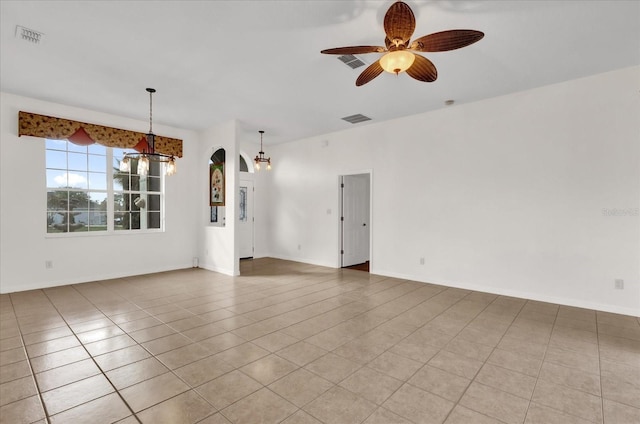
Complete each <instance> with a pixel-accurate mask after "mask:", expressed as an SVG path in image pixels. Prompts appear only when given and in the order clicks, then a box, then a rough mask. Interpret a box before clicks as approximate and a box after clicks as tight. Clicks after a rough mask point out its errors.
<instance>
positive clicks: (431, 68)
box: [407, 54, 438, 82]
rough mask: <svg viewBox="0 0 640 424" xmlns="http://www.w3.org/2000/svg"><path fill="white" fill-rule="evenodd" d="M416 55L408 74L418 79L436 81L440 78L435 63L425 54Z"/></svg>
mask: <svg viewBox="0 0 640 424" xmlns="http://www.w3.org/2000/svg"><path fill="white" fill-rule="evenodd" d="M415 56H416V58H415V60H414V61H413V65H411V66H410V67H409V69H407V74H409V76H410V77H411V78H414V79H417V80H418V81H424V82H433V81H435V80H436V79H437V78H438V70H437V69H436V67H435V65H434V64H433V63H431V61H430V60H429V59H427V58H426V57H424V56H420V55H419V54H417V55H415Z"/></svg>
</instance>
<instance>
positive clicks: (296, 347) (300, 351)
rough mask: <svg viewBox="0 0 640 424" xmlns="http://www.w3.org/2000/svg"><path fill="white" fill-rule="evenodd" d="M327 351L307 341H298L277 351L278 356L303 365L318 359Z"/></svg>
mask: <svg viewBox="0 0 640 424" xmlns="http://www.w3.org/2000/svg"><path fill="white" fill-rule="evenodd" d="M326 353H327V351H326V350H324V349H321V348H319V347H317V346H314V345H312V344H310V343H306V342H298V343H295V344H292V345H291V346H288V347H285V348H284V349H281V350H279V351H277V352H276V354H277V355H278V356H281V357H283V358H285V359H287V360H289V361H291V362H293V363H294V364H297V365H299V366H301V367H302V366H305V365H306V364H308V363H309V362H311V361H314V360H316V359H318V358H319V357H321V356H323V355H325V354H326Z"/></svg>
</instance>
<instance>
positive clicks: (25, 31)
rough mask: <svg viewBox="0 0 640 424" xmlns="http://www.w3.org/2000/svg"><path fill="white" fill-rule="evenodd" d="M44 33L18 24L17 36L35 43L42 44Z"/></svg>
mask: <svg viewBox="0 0 640 424" xmlns="http://www.w3.org/2000/svg"><path fill="white" fill-rule="evenodd" d="M43 35H44V34H43V33H42V32H39V31H36V30H34V29H29V28H25V27H23V26H20V25H16V38H19V39H21V40H24V41H28V42H30V43H33V44H40V42H41V41H42V36H43Z"/></svg>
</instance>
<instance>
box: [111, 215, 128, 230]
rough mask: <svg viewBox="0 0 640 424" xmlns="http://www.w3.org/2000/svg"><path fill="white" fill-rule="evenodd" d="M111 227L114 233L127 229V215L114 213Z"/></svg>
mask: <svg viewBox="0 0 640 424" xmlns="http://www.w3.org/2000/svg"><path fill="white" fill-rule="evenodd" d="M113 226H114V228H115V230H116V231H118V230H128V229H129V214H128V213H126V212H116V213H115V215H114V219H113Z"/></svg>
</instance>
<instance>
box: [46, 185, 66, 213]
mask: <svg viewBox="0 0 640 424" xmlns="http://www.w3.org/2000/svg"><path fill="white" fill-rule="evenodd" d="M67 196H68V192H67V191H58V190H50V191H48V192H47V209H48V210H49V211H66V210H67V207H68V205H69V203H68V199H67Z"/></svg>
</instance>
